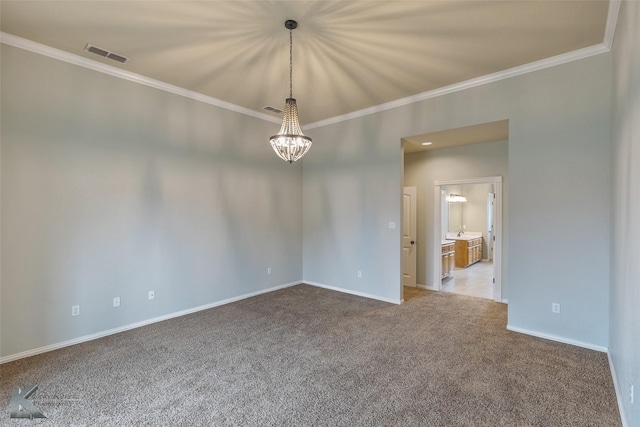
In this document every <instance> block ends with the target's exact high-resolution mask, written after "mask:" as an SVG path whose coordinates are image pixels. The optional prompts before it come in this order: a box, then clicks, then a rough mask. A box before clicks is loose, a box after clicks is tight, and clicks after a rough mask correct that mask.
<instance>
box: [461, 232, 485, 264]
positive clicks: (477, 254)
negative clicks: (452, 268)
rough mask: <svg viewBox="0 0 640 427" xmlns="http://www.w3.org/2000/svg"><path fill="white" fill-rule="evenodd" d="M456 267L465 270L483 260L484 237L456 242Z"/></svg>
mask: <svg viewBox="0 0 640 427" xmlns="http://www.w3.org/2000/svg"><path fill="white" fill-rule="evenodd" d="M455 252H456V255H455V260H456V267H458V268H465V267H468V266H470V265H471V264H474V263H476V262H478V261H480V260H481V259H482V237H477V238H474V239H469V240H456V244H455Z"/></svg>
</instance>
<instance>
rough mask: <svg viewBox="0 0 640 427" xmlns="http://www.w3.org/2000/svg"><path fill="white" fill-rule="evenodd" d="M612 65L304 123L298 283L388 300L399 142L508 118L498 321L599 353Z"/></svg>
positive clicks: (394, 259)
mask: <svg viewBox="0 0 640 427" xmlns="http://www.w3.org/2000/svg"><path fill="white" fill-rule="evenodd" d="M610 71H611V69H610V55H609V54H602V55H598V56H594V57H590V58H587V59H583V60H579V61H575V62H571V63H568V64H564V65H560V66H556V67H552V68H548V69H544V70H541V71H537V72H533V73H529V74H526V75H522V76H518V77H513V78H510V79H506V80H501V81H498V82H495V83H491V84H486V85H483V86H481V87H475V88H471V89H467V90H463V91H459V92H456V93H452V94H448V95H444V96H440V97H437V98H431V99H427V100H424V101H420V102H416V103H414V104H411V105H406V106H402V107H398V108H395V109H392V110H387V111H382V112H378V113H375V114H371V115H369V116H366V117H361V118H354V119H351V120H348V121H343V122H339V123H335V124H331V125H327V126H324V127H321V128H317V129H313V132H314V150H313V152H312V153H310V155H309V156H308V158H306V159H305V160H304V168H303V175H304V197H303V212H304V239H303V241H304V270H303V277H304V279H305V280H308V281H313V282H317V283H323V284H328V285H334V286H338V287H341V288H343V289H345V290H348V291H352V292H365V293H370V294H374V295H377V296H379V297H383V298H389V299H396V300H398V299H400V292H401V290H400V228H396V229H395V230H390V229H389V228H388V226H387V224H388V221H396V222H399V221H400V206H401V203H400V201H401V188H402V185H403V178H402V164H403V156H402V150H401V146H400V140H401V138H402V137H404V136H407V135H417V134H421V133H428V132H435V131H439V130H445V129H452V128H457V127H462V126H468V125H473V124H479V123H485V122H492V121H496V120H504V119H509V166H508V174H507V176H508V177H509V190H508V191H509V201H508V204H507V207H506V210H507V212H508V213H509V230H508V232H509V236H508V240H507V242H506V245H505V247H506V248H507V250H508V254H507V259H508V267H507V272H506V276H505V283H506V284H507V287H508V298H509V325H510V327H512V328H518V329H520V330H524V331H530V332H534V333H538V334H545V335H548V336H554V337H556V338H561V339H566V340H571V341H575V342H581V343H584V344H587V345H594V346H606V345H607V344H608V333H609V332H608V323H609V318H608V306H609V229H608V227H607V226H603V224H605V225H606V224H608V223H609V190H610V175H609V174H610V168H609V159H610V145H609V143H608V141H609V137H610V78H611V73H610ZM427 211H428V209H427ZM427 247H428V245H427ZM422 258H423V259H424V256H422ZM426 258H427V259H428V258H429V256H428V254H427V257H426ZM360 267H362V268H363V269H364V277H363V278H362V279H358V278H357V276H356V270H357V269H359V268H360ZM552 302H558V303H560V304H562V313H561V314H559V315H552V313H551V303H552Z"/></svg>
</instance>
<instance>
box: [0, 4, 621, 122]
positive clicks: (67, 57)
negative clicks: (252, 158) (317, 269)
mask: <svg viewBox="0 0 640 427" xmlns="http://www.w3.org/2000/svg"><path fill="white" fill-rule="evenodd" d="M620 3H621V0H610V1H609V11H608V14H607V24H606V28H605V34H604V40H603V43H600V44H597V45H594V46H589V47H586V48H583V49H578V50H574V51H572V52H567V53H564V54H561V55H556V56H553V57H551V58H546V59H542V60H539V61H535V62H531V63H528V64H524V65H520V66H517V67H513V68H510V69H507V70H503V71H499V72H497V73H493V74H488V75H486V76H481V77H477V78H474V79H470V80H466V81H463V82H459V83H454V84H452V85H449V86H445V87H441V88H438V89H434V90H431V91H427V92H423V93H419V94H416V95H412V96H408V97H406V98H400V99H396V100H394V101H391V102H387V103H384V104H380V105H375V106H373V107H368V108H364V109H362V110H358V111H353V112H350V113H347V114H343V115H340V116H335V117H331V118H328V119H325V120H320V121H317V122H313V123H309V124H306V125H303V126H302V128H303V129H304V130H309V129H314V128H318V127H322V126H327V125H331V124H335V123H339V122H343V121H346V120H351V119H356V118H359V117H364V116H367V115H369V114H374V113H378V112H381V111H386V110H391V109H393V108H398V107H402V106H405V105H409V104H413V103H416V102H420V101H424V100H426V99H430V98H436V97H439V96H443V95H447V94H450V93H454V92H459V91H461V90H465V89H470V88H473V87H478V86H482V85H485V84H488V83H494V82H497V81H500V80H504V79H508V78H511V77H515V76H519V75H523V74H527V73H531V72H534V71H539V70H543V69H545V68H550V67H555V66H557V65H561V64H566V63H568V62H572V61H577V60H580V59H584V58H588V57H590V56H595V55H599V54H601V53H606V52H609V51H610V50H611V46H612V44H613V38H614V35H615V29H616V24H617V21H618V15H619V11H620ZM0 42H1V43H5V44H7V45H10V46H14V47H18V48H21V49H25V50H28V51H31V52H34V53H39V54H41V55H45V56H48V57H51V58H55V59H59V60H61V61H65V62H68V63H71V64H75V65H78V66H81V67H84V68H88V69H91V70H94V71H98V72H101V73H105V74H108V75H111V76H114V77H118V78H122V79H125V80H129V81H131V82H135V83H139V84H143V85H145V86H149V87H153V88H156V89H160V90H163V91H165V92H169V93H173V94H175V95H180V96H184V97H187V98H191V99H194V100H196V101H200V102H204V103H206V104H210V105H214V106H216V107H220V108H224V109H227V110H231V111H235V112H237V113H241V114H245V115H247V116H251V117H255V118H258V119H262V120H266V121H268V122H272V123H280V119H279V118H275V117H272V116H270V115H267V114H264V113H261V112H258V111H254V110H250V109H248V108H245V107H241V106H239V105H235V104H232V103H230V102H226V101H222V100H220V99H217V98H213V97H211V96H207V95H203V94H201V93H199V92H195V91H191V90H188V89H184V88H181V87H179V86H175V85H172V84H169V83H165V82H161V81H159V80H155V79H151V78H149V77H145V76H142V75H140V74H136V73H132V72H130V71H126V70H122V69H120V68H116V67H113V66H111V65H107V64H103V63H101V62H98V61H94V60H92V59H89V58H85V57H82V56H79V55H76V54H73V53H69V52H65V51H62V50H60V49H56V48H53V47H50V46H46V45H43V44H41V43H37V42H34V41H31V40H27V39H24V38H22V37H18V36H14V35H12V34H8V33H4V32H0Z"/></svg>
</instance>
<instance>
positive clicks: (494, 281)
mask: <svg viewBox="0 0 640 427" xmlns="http://www.w3.org/2000/svg"><path fill="white" fill-rule="evenodd" d="M493 284H494V285H495V284H496V278H495V277H494V278H493Z"/></svg>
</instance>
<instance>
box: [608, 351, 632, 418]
mask: <svg viewBox="0 0 640 427" xmlns="http://www.w3.org/2000/svg"><path fill="white" fill-rule="evenodd" d="M607 357H608V358H609V369H611V377H612V378H613V388H614V389H615V391H616V400H617V401H618V411H619V412H620V421H622V427H629V422H628V421H627V414H626V413H625V412H624V406H623V405H622V402H623V400H622V399H623V398H622V388H621V387H620V384H618V376H617V375H616V367H615V366H614V365H613V359H612V358H611V352H607Z"/></svg>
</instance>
